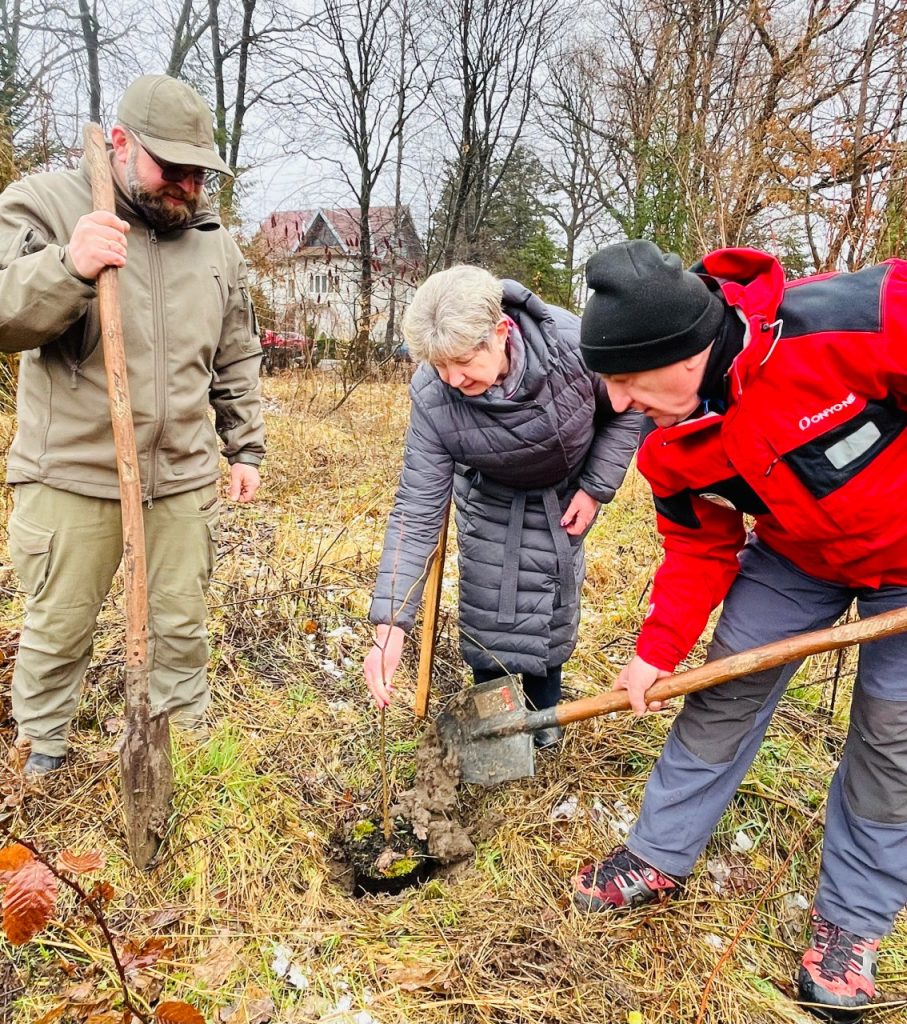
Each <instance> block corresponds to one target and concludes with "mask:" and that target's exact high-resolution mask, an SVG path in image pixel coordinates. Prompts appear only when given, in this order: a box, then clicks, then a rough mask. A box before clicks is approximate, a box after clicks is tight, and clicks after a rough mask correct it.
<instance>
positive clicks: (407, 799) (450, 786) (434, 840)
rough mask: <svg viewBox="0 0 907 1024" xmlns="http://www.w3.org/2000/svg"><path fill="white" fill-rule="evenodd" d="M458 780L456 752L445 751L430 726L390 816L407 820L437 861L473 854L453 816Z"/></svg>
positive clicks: (456, 858) (435, 732)
mask: <svg viewBox="0 0 907 1024" xmlns="http://www.w3.org/2000/svg"><path fill="white" fill-rule="evenodd" d="M459 782H460V766H459V763H458V761H457V757H456V755H455V754H453V753H451V752H449V751H448V752H445V750H444V747H443V745H442V744H441V739H440V737H439V736H438V730H437V729H436V727H435V726H434V725H430V726H429V727H428V728H427V729H426V731H425V735H424V736H423V737H422V742H421V743H420V744H419V747H418V749H417V750H416V778H415V781H414V783H413V787H412V789H408V790H406V792H405V793H401V794H400V796H399V797H398V798H397V802H396V803H395V804H394V806H393V807H392V808H391V815H392V816H394V817H400V818H405V819H406V820H407V821H409V822H411V823H412V826H413V832H414V833H415V834H416V835H417V836H418V837H419V839H423V840H425V842H426V843H427V845H428V853H429V855H430V856H432V857H434V858H435V859H436V860H437V861H438V862H439V863H441V864H452V863H453V862H454V861H458V860H462V859H463V858H464V857H469V856H471V855H472V854H473V853H475V847H474V846H473V844H472V840H471V839H470V838H469V836H468V835H467V833H466V830H465V829H464V828H463V826H462V825H461V824H460V822H459V821H458V820H457V818H456V809H457V786H458V785H459Z"/></svg>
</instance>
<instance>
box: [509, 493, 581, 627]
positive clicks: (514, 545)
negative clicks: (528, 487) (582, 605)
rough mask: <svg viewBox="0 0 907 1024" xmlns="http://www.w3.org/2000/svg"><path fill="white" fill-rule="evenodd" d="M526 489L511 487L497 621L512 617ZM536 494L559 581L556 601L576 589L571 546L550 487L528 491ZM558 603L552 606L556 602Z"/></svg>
mask: <svg viewBox="0 0 907 1024" xmlns="http://www.w3.org/2000/svg"><path fill="white" fill-rule="evenodd" d="M529 493H530V492H527V491H514V492H513V498H512V500H511V503H510V518H509V521H508V524H507V536H506V539H505V541H504V562H503V565H502V567H501V592H500V594H499V596H498V619H497V621H498V624H499V625H508V624H510V623H513V622H515V621H516V598H517V589H518V585H519V573H520V544H521V542H522V538H523V521H524V519H525V517H526V498H527V496H528V494H529ZM532 493H534V494H540V495H541V498H542V506H543V508H544V510H545V521H546V522H547V524H548V530H549V532H550V534H551V539H552V540H553V541H554V553H555V556H556V557H557V574H558V582H559V583H560V602H559V604H563V603H564V602H565V601H569V600H570V597H569V596H568V595H572V594H573V593H574V591H575V589H576V575H575V573H574V572H573V549H572V548H571V546H570V539H569V537H568V536H567V531H566V530H565V529H564V528H563V526H561V506H560V502H559V501H558V497H557V490H556V488H554V487H546V488H545V489H544V490H541V491H535V492H532ZM559 604H558V603H556V604H555V607H558V606H559Z"/></svg>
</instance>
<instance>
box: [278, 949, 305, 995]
mask: <svg viewBox="0 0 907 1024" xmlns="http://www.w3.org/2000/svg"><path fill="white" fill-rule="evenodd" d="M292 956H293V953H292V951H291V950H289V949H287V947H286V946H275V947H274V959H273V960H272V961H271V970H272V971H273V972H274V973H275V974H276V975H277V977H278V978H284V979H285V980H286V981H287V982H288V983H289V984H290V985H292V986H293V988H298V989H300V991H302V990H305V989H307V988H308V987H309V979H308V978H307V977H306V976H305V975H304V974H303V973H302V971H301V970H300V969H299V965H298V964H294V963H293V961H292Z"/></svg>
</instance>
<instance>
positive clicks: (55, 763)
mask: <svg viewBox="0 0 907 1024" xmlns="http://www.w3.org/2000/svg"><path fill="white" fill-rule="evenodd" d="M65 760H66V758H65V757H64V756H60V757H54V756H53V754H29V755H28V760H27V761H26V762H25V767H24V768H23V769H22V773H23V774H24V775H31V776H35V775H47V773H48V772H55V771H56V770H57V769H58V768H61V767H62V765H63V762H64V761H65Z"/></svg>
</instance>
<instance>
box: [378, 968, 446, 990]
mask: <svg viewBox="0 0 907 1024" xmlns="http://www.w3.org/2000/svg"><path fill="white" fill-rule="evenodd" d="M450 975H451V968H450V966H449V965H448V966H445V967H438V966H436V965H429V966H424V967H418V966H404V967H398V968H397V969H396V970H394V971H391V972H390V974H389V975H388V980H389V981H390V982H392V983H393V984H394V985H399V986H400V988H402V989H403V991H404V992H416V991H418V990H419V989H426V990H428V991H429V992H446V991H447V990H448V989H449V988H450V985H451V979H450Z"/></svg>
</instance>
